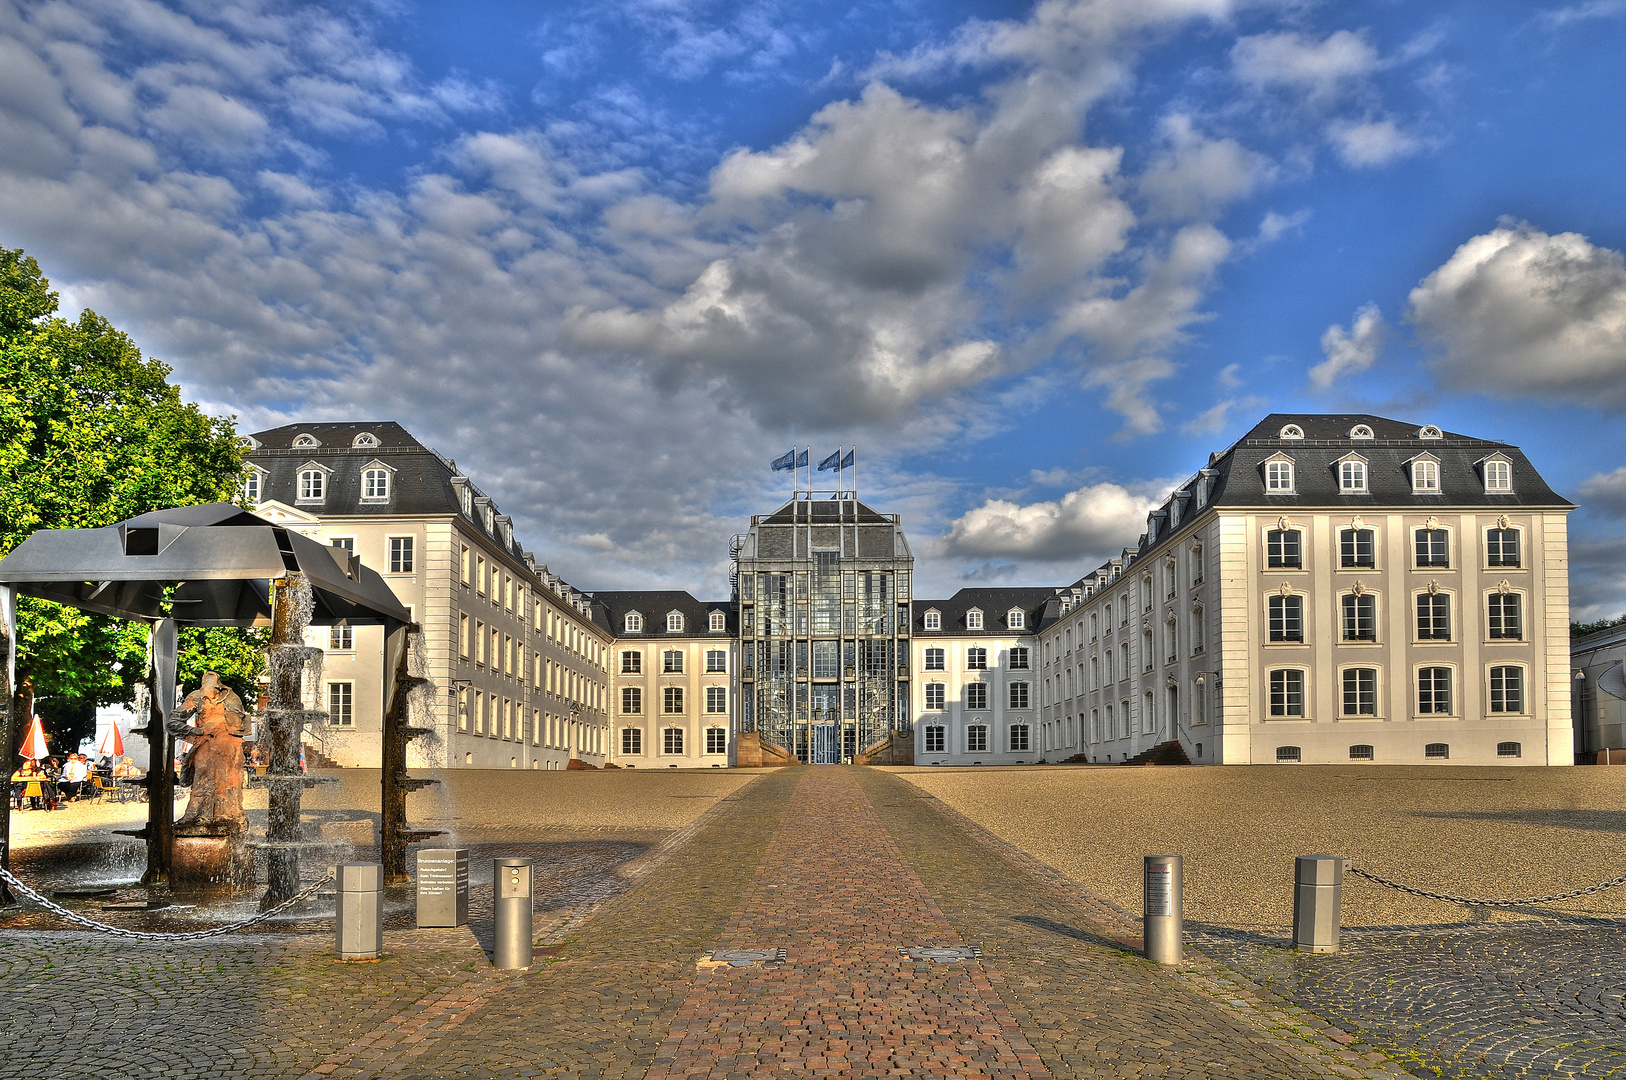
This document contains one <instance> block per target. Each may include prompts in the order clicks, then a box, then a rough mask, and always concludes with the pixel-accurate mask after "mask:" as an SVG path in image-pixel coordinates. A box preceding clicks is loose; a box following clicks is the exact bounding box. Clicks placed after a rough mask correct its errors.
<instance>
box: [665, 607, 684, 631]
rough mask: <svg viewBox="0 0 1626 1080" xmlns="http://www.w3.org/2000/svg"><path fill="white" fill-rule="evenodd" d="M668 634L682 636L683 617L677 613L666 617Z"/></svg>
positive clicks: (673, 612)
mask: <svg viewBox="0 0 1626 1080" xmlns="http://www.w3.org/2000/svg"><path fill="white" fill-rule="evenodd" d="M666 632H667V633H668V634H681V633H682V632H683V616H682V614H681V613H679V612H676V611H671V612H668V613H667V615H666Z"/></svg>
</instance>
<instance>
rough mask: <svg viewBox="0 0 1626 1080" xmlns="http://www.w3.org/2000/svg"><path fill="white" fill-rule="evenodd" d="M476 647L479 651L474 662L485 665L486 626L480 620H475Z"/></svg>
mask: <svg viewBox="0 0 1626 1080" xmlns="http://www.w3.org/2000/svg"><path fill="white" fill-rule="evenodd" d="M474 647H475V649H476V650H477V655H476V656H475V658H474V662H475V663H477V664H483V663H485V662H486V624H485V623H483V622H481V621H480V620H479V619H476V620H474Z"/></svg>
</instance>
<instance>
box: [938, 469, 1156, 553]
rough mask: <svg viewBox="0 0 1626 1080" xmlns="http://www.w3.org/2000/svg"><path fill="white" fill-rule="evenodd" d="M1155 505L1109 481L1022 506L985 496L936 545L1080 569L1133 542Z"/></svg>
mask: <svg viewBox="0 0 1626 1080" xmlns="http://www.w3.org/2000/svg"><path fill="white" fill-rule="evenodd" d="M1157 504H1158V500H1157V499H1156V498H1155V497H1152V496H1149V495H1146V494H1137V493H1135V492H1133V491H1131V490H1130V489H1128V488H1126V487H1123V486H1121V485H1119V484H1113V483H1100V484H1092V485H1087V486H1085V487H1082V488H1079V489H1078V490H1076V491H1070V492H1068V493H1067V494H1066V495H1064V496H1062V497H1061V498H1060V499H1055V500H1047V501H1044V502H1036V503H1028V504H1026V505H1023V504H1021V503H1016V502H1010V501H1008V500H1005V499H989V500H988V501H986V502H984V503H983V504H982V505H981V506H978V507H976V508H974V509H972V510H969V511H967V512H966V513H965V514H963V515H962V516H960V517H959V518H957V519H955V520H954V522H953V523H952V524H951V525H950V527H949V530H948V533H947V534H946V535H945V536H944V537H943V538H942V539H941V541H940V549H939V550H940V551H941V554H942V555H944V556H945V557H948V558H987V559H1024V560H1034V561H1045V562H1059V561H1069V562H1076V563H1078V564H1079V567H1080V572H1082V571H1083V569H1085V568H1087V567H1093V566H1094V565H1095V564H1096V562H1098V561H1100V560H1102V559H1105V558H1107V557H1109V556H1110V555H1111V554H1113V553H1114V552H1116V551H1118V550H1121V549H1122V548H1123V547H1125V546H1126V545H1128V544H1133V543H1134V542H1135V538H1136V537H1137V536H1139V535H1140V534H1141V533H1142V532H1144V531H1146V515H1147V514H1148V513H1149V512H1150V511H1152V510H1153V509H1155V508H1156V507H1157Z"/></svg>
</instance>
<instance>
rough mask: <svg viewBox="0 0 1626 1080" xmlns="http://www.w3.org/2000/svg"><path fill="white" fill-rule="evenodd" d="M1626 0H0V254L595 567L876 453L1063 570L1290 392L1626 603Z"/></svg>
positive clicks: (690, 566) (936, 567)
mask: <svg viewBox="0 0 1626 1080" xmlns="http://www.w3.org/2000/svg"><path fill="white" fill-rule="evenodd" d="M1623 45H1626V2H1622V0H1568V2H1565V0H1554V2H1550V3H1535V2H1524V3H1512V2H1503V3H1496V2H1488V0H1479V2H1474V3H1468V2H1461V3H1433V4H1408V3H1398V2H1371V3H1344V4H1331V3H1322V4H1317V3H1309V2H1294V0H1282V2H1259V3H1247V2H1243V0H1047V2H1045V3H1042V4H1036V5H1035V4H1019V3H990V2H969V0H968V2H959V3H947V2H933V3H927V2H915V0H897V2H889V0H860V2H856V3H847V4H839V5H838V4H829V5H819V4H807V3H802V4H791V3H786V2H781V0H750V2H724V0H715V2H708V0H623V2H621V3H603V2H559V3H551V4H545V5H539V4H525V3H482V4H451V3H419V4H411V3H376V4H374V5H371V6H366V5H343V6H321V5H302V4H297V3H266V4H261V5H254V4H243V5H220V4H216V3H207V4H206V3H202V2H195V3H173V4H157V3H148V2H139V0H51V2H49V3H36V2H22V0H0V244H4V245H6V246H10V247H18V246H20V247H24V248H26V249H27V250H28V251H29V252H30V253H31V254H33V255H35V256H36V257H38V258H39V260H40V262H41V264H42V265H43V266H44V267H45V269H46V271H47V273H48V274H49V275H50V276H51V278H52V280H53V282H54V283H55V284H56V285H57V286H58V287H59V288H60V289H61V290H62V292H63V295H64V300H65V303H66V306H68V307H69V308H70V309H73V308H77V307H80V306H92V307H95V308H96V309H97V310H99V311H101V312H102V313H103V314H105V315H107V316H108V317H110V318H112V319H113V320H114V321H115V322H116V323H117V324H118V325H120V326H121V327H124V328H126V329H128V330H129V331H130V332H132V333H133V334H134V335H135V336H136V338H137V339H138V341H139V342H140V343H141V344H142V346H143V347H144V348H145V349H146V350H147V351H148V352H149V353H150V354H152V355H156V356H159V357H161V358H163V359H164V360H165V361H167V362H169V363H170V364H172V365H173V366H174V368H175V372H176V377H177V378H178V379H179V380H180V381H181V383H182V385H183V387H184V388H185V391H186V392H187V394H188V395H189V396H191V397H192V398H194V399H196V400H199V401H202V402H204V403H205V404H206V405H207V407H209V408H210V409H212V410H216V411H220V412H229V413H234V414H236V415H237V416H238V417H239V420H240V423H241V425H242V427H243V429H244V430H254V429H256V428H259V427H262V426H271V425H274V424H281V423H287V422H291V421H295V420H298V419H312V420H315V419H353V418H368V417H372V418H379V419H384V418H388V419H396V420H399V421H401V422H402V423H404V424H406V425H407V426H408V427H409V428H410V429H411V430H413V431H414V432H415V433H417V434H418V435H419V436H420V437H421V438H423V439H424V440H425V441H426V442H429V443H430V444H432V445H434V446H435V447H436V448H437V449H439V450H440V451H441V452H443V453H445V454H447V455H450V456H452V457H455V458H456V459H457V460H458V462H459V464H460V465H461V466H462V467H463V468H464V469H465V470H466V471H468V472H469V473H470V474H471V475H473V476H474V477H475V478H476V481H477V482H478V483H480V484H481V485H482V486H483V487H484V488H485V489H486V490H487V491H488V492H489V493H490V494H492V495H493V496H494V497H495V498H496V499H497V500H498V502H499V504H500V505H501V506H502V508H503V509H504V510H505V511H506V512H509V513H512V514H514V515H515V517H516V519H517V520H518V522H519V524H520V528H521V535H522V536H523V538H524V539H525V540H526V542H527V544H528V545H529V546H530V547H531V548H533V549H534V550H535V551H536V552H537V554H538V555H539V557H541V558H542V559H543V560H544V561H546V562H548V563H549V564H550V565H551V566H552V567H553V568H554V569H555V570H557V571H558V572H560V573H562V574H563V575H564V576H565V577H566V578H567V579H568V580H570V581H572V582H573V583H575V584H577V585H579V586H580V587H583V588H587V589H593V588H616V587H654V586H667V587H688V588H692V589H695V590H696V591H697V592H700V593H703V594H711V593H716V592H719V591H721V590H722V589H723V588H724V587H725V586H724V582H725V574H726V563H725V560H726V549H727V537H728V535H729V534H731V533H734V532H737V531H741V530H742V529H743V528H744V525H745V522H746V519H747V516H748V515H749V514H750V513H752V512H761V511H762V510H764V509H766V508H767V507H768V506H769V505H770V504H771V503H772V501H773V500H774V499H775V498H776V497H779V496H781V495H782V494H783V493H784V491H785V484H784V483H783V478H782V476H780V477H776V476H774V475H772V474H770V473H769V472H768V470H767V467H766V463H767V461H768V460H769V459H770V458H772V457H774V456H776V455H777V454H779V453H781V452H782V451H783V450H784V449H785V448H786V447H788V446H790V445H791V444H793V443H795V444H804V445H805V444H812V445H813V446H814V447H815V448H818V449H822V448H829V449H833V448H834V447H835V446H836V445H837V444H857V445H858V446H859V458H860V462H861V467H862V472H861V481H862V488H863V493H864V495H865V497H866V499H868V500H869V501H871V502H872V503H874V504H875V505H877V506H878V507H881V508H883V509H887V510H891V511H895V512H900V513H902V514H904V515H905V524H906V527H907V528H908V530H909V532H910V535H911V538H912V539H913V541H914V543H915V547H916V552H917V556H918V557H919V559H920V570H921V573H922V575H923V579H924V581H923V588H925V589H927V590H933V591H941V592H947V591H950V590H952V589H954V588H956V587H958V586H960V585H962V584H966V583H970V582H1006V583H1023V584H1044V583H1055V584H1060V583H1063V582H1067V581H1071V580H1073V579H1074V578H1076V577H1077V576H1078V575H1079V574H1080V573H1082V572H1083V571H1084V570H1086V569H1089V568H1091V567H1093V566H1094V565H1095V564H1096V563H1097V562H1098V561H1099V560H1100V559H1102V558H1103V557H1105V556H1107V555H1108V554H1110V553H1111V552H1112V551H1113V550H1114V549H1116V548H1119V547H1122V546H1123V545H1125V544H1128V543H1132V542H1133V541H1134V539H1135V536H1136V535H1137V534H1138V533H1139V532H1140V531H1141V529H1142V528H1143V527H1144V518H1145V513H1146V510H1147V509H1148V508H1149V506H1150V505H1151V504H1152V502H1153V501H1154V500H1156V499H1157V498H1158V496H1159V495H1160V494H1161V493H1162V492H1163V491H1164V490H1166V487H1167V485H1168V484H1169V483H1170V482H1171V481H1173V480H1176V479H1179V478H1181V477H1183V476H1185V475H1188V474H1189V473H1190V472H1191V471H1192V470H1194V469H1195V468H1197V467H1198V466H1199V465H1200V464H1202V463H1203V461H1204V460H1205V457H1206V454H1207V453H1208V451H1210V450H1212V449H1218V448H1220V447H1223V446H1225V445H1227V444H1228V443H1229V442H1230V441H1232V440H1233V439H1235V438H1236V437H1237V436H1238V435H1239V434H1240V433H1241V432H1243V431H1245V430H1246V429H1247V428H1249V427H1251V426H1252V425H1253V424H1254V423H1255V422H1256V421H1257V420H1258V418H1259V417H1260V416H1262V415H1263V414H1265V413H1267V412H1272V411H1353V410H1362V411H1373V412H1377V413H1380V414H1384V415H1390V416H1394V417H1397V418H1401V419H1407V420H1413V421H1415V422H1417V423H1419V424H1422V423H1429V422H1431V423H1436V424H1439V425H1440V426H1442V427H1445V428H1447V429H1451V430H1458V431H1463V432H1467V433H1469V434H1473V435H1478V436H1484V437H1492V438H1500V439H1506V440H1508V441H1511V442H1515V443H1517V444H1519V445H1520V446H1522V447H1523V448H1524V449H1525V451H1526V452H1527V453H1528V454H1529V456H1530V457H1531V459H1532V460H1533V461H1534V462H1535V463H1536V464H1537V465H1538V467H1540V468H1541V469H1542V470H1543V472H1544V473H1545V474H1546V475H1547V477H1548V479H1549V480H1550V482H1552V483H1553V485H1554V486H1555V487H1556V488H1558V490H1560V491H1562V492H1564V493H1566V494H1567V495H1569V496H1570V497H1571V498H1573V499H1575V500H1576V501H1577V502H1580V503H1582V505H1583V509H1582V510H1581V511H1579V512H1577V513H1576V514H1575V515H1574V516H1573V518H1572V530H1571V535H1572V551H1573V556H1574V600H1575V611H1576V614H1577V615H1578V616H1581V617H1598V616H1601V615H1606V614H1607V615H1613V614H1618V613H1620V612H1621V611H1626V570H1623V569H1622V567H1626V559H1623V558H1622V556H1626V541H1623V540H1622V536H1621V534H1622V521H1623V520H1626V436H1623V435H1622V434H1621V424H1620V422H1619V421H1620V415H1621V412H1622V411H1623V410H1626V266H1623V262H1622V256H1621V252H1622V250H1626V223H1623V220H1622V214H1621V207H1622V206H1626V198H1623V196H1626V190H1623V187H1626V183H1623V180H1622V177H1626V110H1623V109H1621V108H1620V107H1619V102H1620V100H1621V91H1622V83H1623V79H1622V76H1621V75H1620V73H1619V69H1620V62H1619V57H1620V56H1621V55H1622V46H1623Z"/></svg>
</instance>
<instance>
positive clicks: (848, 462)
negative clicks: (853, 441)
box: [841, 446, 858, 469]
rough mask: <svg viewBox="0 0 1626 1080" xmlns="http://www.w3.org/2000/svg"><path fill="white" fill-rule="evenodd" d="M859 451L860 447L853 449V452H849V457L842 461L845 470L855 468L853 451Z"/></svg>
mask: <svg viewBox="0 0 1626 1080" xmlns="http://www.w3.org/2000/svg"><path fill="white" fill-rule="evenodd" d="M857 449H858V447H856V446H855V447H853V449H852V450H849V451H847V456H846V457H844V458H842V459H841V467H842V468H843V469H850V468H852V467H853V451H855V450H857Z"/></svg>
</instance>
